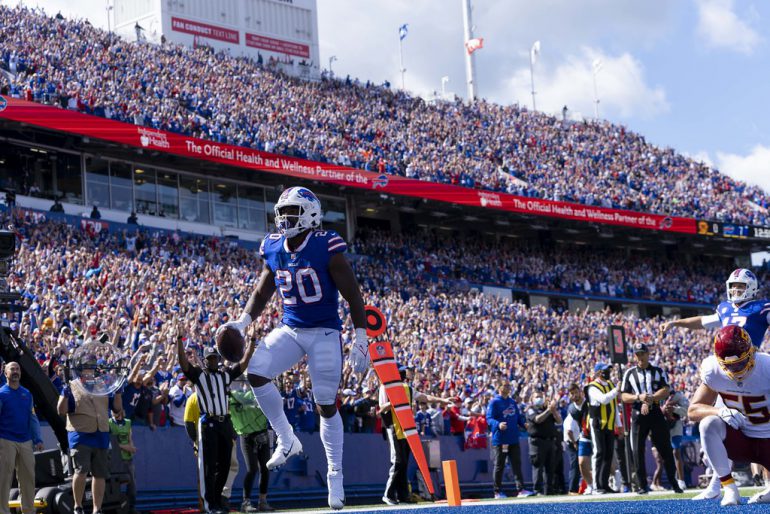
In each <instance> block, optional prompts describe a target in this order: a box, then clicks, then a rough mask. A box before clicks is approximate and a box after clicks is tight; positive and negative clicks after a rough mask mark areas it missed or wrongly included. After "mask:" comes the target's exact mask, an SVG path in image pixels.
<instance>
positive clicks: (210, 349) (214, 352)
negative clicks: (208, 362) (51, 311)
mask: <svg viewBox="0 0 770 514" xmlns="http://www.w3.org/2000/svg"><path fill="white" fill-rule="evenodd" d="M212 356H213V357H219V352H218V351H217V349H216V348H214V347H213V346H207V347H206V349H205V350H203V358H204V359H208V358H209V357H212Z"/></svg>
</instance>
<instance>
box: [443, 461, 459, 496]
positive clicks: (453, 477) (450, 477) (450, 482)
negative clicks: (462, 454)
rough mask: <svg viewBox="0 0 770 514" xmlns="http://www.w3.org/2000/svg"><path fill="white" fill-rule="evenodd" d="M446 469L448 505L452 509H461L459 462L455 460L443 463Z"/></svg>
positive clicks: (445, 481) (445, 485)
mask: <svg viewBox="0 0 770 514" xmlns="http://www.w3.org/2000/svg"><path fill="white" fill-rule="evenodd" d="M441 465H442V467H443V469H444V488H445V489H446V499H447V504H448V505H449V506H450V507H459V506H460V504H461V498H460V482H459V481H458V480H457V462H456V461H453V460H444V461H441Z"/></svg>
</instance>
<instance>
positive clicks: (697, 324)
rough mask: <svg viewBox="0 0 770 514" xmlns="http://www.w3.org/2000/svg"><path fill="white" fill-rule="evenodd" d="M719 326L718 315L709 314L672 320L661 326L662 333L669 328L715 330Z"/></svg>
mask: <svg viewBox="0 0 770 514" xmlns="http://www.w3.org/2000/svg"><path fill="white" fill-rule="evenodd" d="M719 325H720V321H719V315H718V314H710V315H708V316H693V317H691V318H682V319H674V320H671V321H667V322H665V323H663V325H661V327H660V328H661V330H662V331H663V332H665V331H667V330H668V329H669V328H671V327H681V328H686V329H688V330H698V329H702V328H715V327H718V326H719Z"/></svg>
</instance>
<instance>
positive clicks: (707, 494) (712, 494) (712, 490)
mask: <svg viewBox="0 0 770 514" xmlns="http://www.w3.org/2000/svg"><path fill="white" fill-rule="evenodd" d="M721 495H722V486H721V485H720V484H719V482H717V483H716V487H714V484H712V483H711V482H709V485H707V486H706V488H705V489H704V490H703V491H701V492H700V493H698V494H696V495H695V496H693V497H692V499H693V500H695V501H699V500H716V499H719V497H720V496H721Z"/></svg>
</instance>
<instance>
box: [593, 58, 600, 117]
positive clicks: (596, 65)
mask: <svg viewBox="0 0 770 514" xmlns="http://www.w3.org/2000/svg"><path fill="white" fill-rule="evenodd" d="M591 67H592V68H593V76H594V117H595V118H596V119H597V120H598V119H599V89H598V88H597V87H596V75H597V74H598V73H599V70H601V69H602V60H601V59H594V62H593V63H591Z"/></svg>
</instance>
